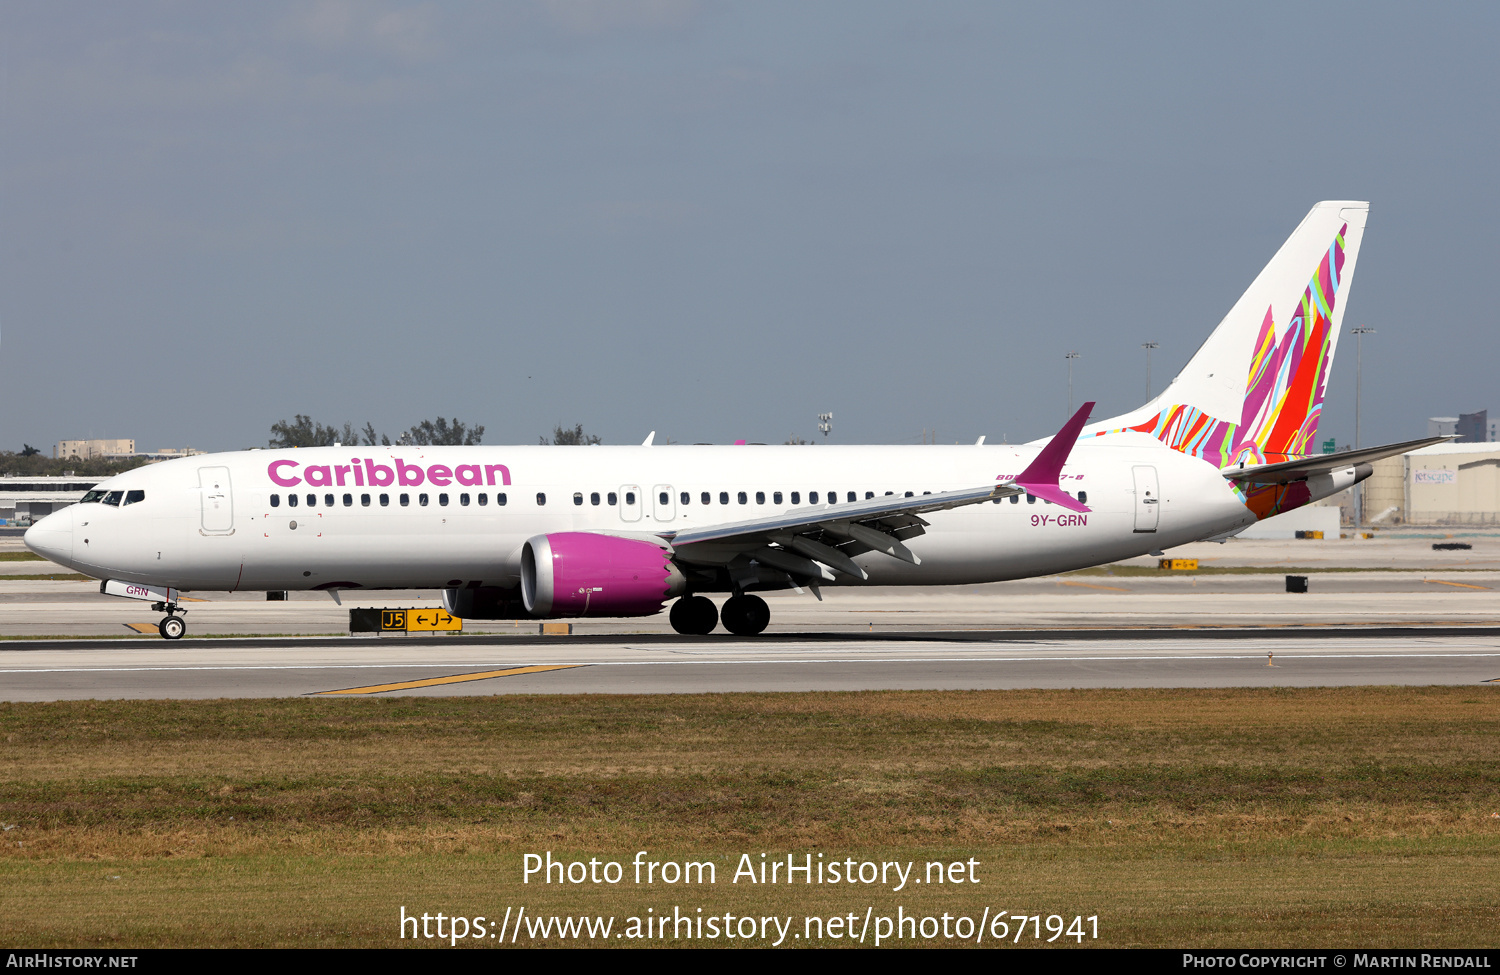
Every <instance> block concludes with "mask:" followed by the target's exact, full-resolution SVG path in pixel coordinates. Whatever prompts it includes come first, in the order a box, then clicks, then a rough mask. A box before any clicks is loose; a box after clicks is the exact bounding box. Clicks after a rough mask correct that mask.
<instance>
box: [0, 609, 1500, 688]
mask: <svg viewBox="0 0 1500 975" xmlns="http://www.w3.org/2000/svg"><path fill="white" fill-rule="evenodd" d="M1487 681H1496V683H1495V684H1491V685H1489V687H1500V628H1496V627H1482V628H1473V627H1425V628H1424V627H1418V628H1393V627H1379V628H1370V629H1369V630H1368V631H1365V632H1360V631H1356V630H1352V629H1307V630H1287V629H1261V630H1254V629H1236V630H1224V631H1218V632H1210V633H1201V632H1188V631H1181V630H1177V631H1173V630H1150V631H1139V630H1136V631H1118V630H1116V631H1098V630H1072V631H1033V632H1019V631H1017V632H998V631H991V632H981V631H973V632H965V633H945V634H942V635H941V637H922V636H918V635H913V634H885V635H876V636H857V635H849V634H801V635H797V634H788V635H782V636H778V637H772V638H765V637H762V638H754V639H740V638H736V637H729V636H725V637H713V638H696V637H694V638H686V637H677V636H654V635H640V636H638V637H635V638H631V639H623V640H622V639H620V638H618V637H614V636H600V637H575V638H567V637H558V638H538V637H529V638H526V637H522V638H513V637H512V638H498V639H497V638H493V637H459V638H453V637H435V638H377V637H363V638H354V637H337V638H325V639H317V638H308V639H292V640H256V639H245V640H211V641H210V640H205V641H191V640H184V641H182V642H180V643H176V644H166V643H164V642H163V643H155V642H152V643H143V642H135V641H130V642H122V641H37V642H27V643H11V644H8V645H6V646H5V647H4V649H0V698H3V699H4V700H9V701H42V700H59V699H80V698H84V699H86V698H98V699H105V698H178V699H195V698H249V697H293V696H306V695H313V696H329V697H340V698H344V697H369V696H383V695H423V696H441V695H460V694H461V695H474V694H478V695H494V694H537V693H540V694H641V693H708V692H734V691H812V690H893V689H911V690H920V689H948V690H965V689H971V690H972V689H1009V688H1037V687H1045V688H1057V687H1062V688H1067V687H1079V688H1082V687H1309V686H1337V685H1344V686H1349V685H1379V684H1387V685H1389V684H1398V685H1400V684H1405V685H1428V684H1475V685H1483V684H1484V682H1487ZM1487 689H1488V688H1487Z"/></svg>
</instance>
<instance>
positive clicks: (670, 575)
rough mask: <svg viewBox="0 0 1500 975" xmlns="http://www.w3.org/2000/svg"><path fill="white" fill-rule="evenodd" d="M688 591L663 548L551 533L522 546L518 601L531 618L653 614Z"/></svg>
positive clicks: (605, 537)
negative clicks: (522, 604) (519, 597)
mask: <svg viewBox="0 0 1500 975" xmlns="http://www.w3.org/2000/svg"><path fill="white" fill-rule="evenodd" d="M686 591H687V580H686V579H684V578H683V575H682V572H681V571H680V570H679V569H678V568H677V566H676V565H674V564H673V563H672V558H671V556H670V555H668V554H667V552H666V550H665V549H663V548H662V547H661V546H659V545H656V544H654V543H652V542H647V541H642V540H640V539H635V538H622V537H620V536H618V535H603V534H596V533H593V532H554V533H552V534H550V535H537V536H535V537H533V538H529V539H527V540H526V544H525V545H524V546H522V548H521V599H522V601H523V602H524V604H525V606H526V611H527V612H528V613H530V614H531V615H532V616H651V615H653V614H655V613H660V612H661V610H662V606H663V605H664V604H665V603H666V602H667V600H669V599H675V598H676V597H678V596H680V595H682V594H683V593H684V592H686Z"/></svg>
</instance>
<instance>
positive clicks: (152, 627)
mask: <svg viewBox="0 0 1500 975" xmlns="http://www.w3.org/2000/svg"><path fill="white" fill-rule="evenodd" d="M125 626H126V628H127V629H132V630H135V631H136V632H137V633H155V632H156V624H155V623H126V624H125Z"/></svg>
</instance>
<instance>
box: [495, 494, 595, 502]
mask: <svg viewBox="0 0 1500 975" xmlns="http://www.w3.org/2000/svg"><path fill="white" fill-rule="evenodd" d="M481 497H483V495H481ZM598 503H599V492H598V491H595V492H593V493H592V494H590V495H589V504H598Z"/></svg>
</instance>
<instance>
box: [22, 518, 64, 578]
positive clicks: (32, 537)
mask: <svg viewBox="0 0 1500 975" xmlns="http://www.w3.org/2000/svg"><path fill="white" fill-rule="evenodd" d="M24 541H25V542H26V547H27V548H29V549H31V550H32V551H33V552H35V553H36V554H38V555H40V556H41V557H42V558H44V559H48V560H50V561H52V562H57V563H59V564H60V565H67V564H68V563H70V562H71V561H73V509H72V507H71V506H69V507H67V508H64V509H63V510H62V511H57V512H53V513H52V514H50V515H48V516H47V517H45V518H43V519H42V520H41V521H39V522H37V523H36V524H34V525H32V526H31V527H30V528H28V529H26V536H25V538H24Z"/></svg>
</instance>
